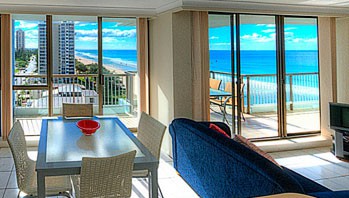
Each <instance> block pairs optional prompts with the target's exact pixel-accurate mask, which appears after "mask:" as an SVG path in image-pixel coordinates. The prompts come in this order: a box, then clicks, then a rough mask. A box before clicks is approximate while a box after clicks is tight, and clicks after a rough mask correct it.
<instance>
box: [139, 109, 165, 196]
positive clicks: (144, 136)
mask: <svg viewBox="0 0 349 198" xmlns="http://www.w3.org/2000/svg"><path fill="white" fill-rule="evenodd" d="M165 130H166V126H165V125H163V124H162V123H160V122H159V121H157V120H156V119H154V118H153V117H151V116H150V115H148V114H146V113H144V112H142V114H141V118H140V120H139V124H138V130H137V138H138V140H139V141H140V142H142V144H143V145H144V146H145V147H147V148H148V149H149V151H150V152H151V153H152V154H153V155H154V156H155V157H156V158H157V159H160V151H161V144H162V139H163V137H164V133H165ZM148 175H149V172H148V170H137V171H133V177H135V178H147V177H148ZM158 186H159V185H158ZM159 190H160V193H161V196H162V197H163V195H162V192H161V189H160V186H159Z"/></svg>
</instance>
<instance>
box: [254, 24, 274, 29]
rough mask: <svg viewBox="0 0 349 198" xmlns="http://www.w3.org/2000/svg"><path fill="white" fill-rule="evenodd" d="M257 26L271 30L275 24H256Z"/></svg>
mask: <svg viewBox="0 0 349 198" xmlns="http://www.w3.org/2000/svg"><path fill="white" fill-rule="evenodd" d="M256 25H257V26H265V27H268V28H272V27H275V24H256Z"/></svg>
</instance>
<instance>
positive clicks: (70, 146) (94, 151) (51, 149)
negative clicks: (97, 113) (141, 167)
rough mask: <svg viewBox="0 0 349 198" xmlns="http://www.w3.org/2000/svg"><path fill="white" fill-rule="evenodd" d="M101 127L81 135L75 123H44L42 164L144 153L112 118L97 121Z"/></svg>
mask: <svg viewBox="0 0 349 198" xmlns="http://www.w3.org/2000/svg"><path fill="white" fill-rule="evenodd" d="M93 120H96V121H98V122H99V123H100V125H101V127H100V129H98V130H97V131H96V133H94V134H93V135H91V136H85V135H84V134H83V133H82V132H81V131H80V129H79V128H78V127H77V125H76V122H77V121H78V120H73V119H69V120H67V119H58V120H48V122H47V150H46V162H69V161H81V159H82V157H110V156H115V155H119V154H122V153H126V152H129V151H132V150H136V151H137V154H136V157H143V156H144V154H143V153H142V151H141V150H140V149H139V148H138V147H137V145H136V144H135V143H134V142H133V141H132V140H131V139H130V137H128V135H127V134H126V133H125V132H124V129H123V128H122V127H121V126H120V125H119V124H118V123H117V122H116V120H115V119H98V118H94V119H93Z"/></svg>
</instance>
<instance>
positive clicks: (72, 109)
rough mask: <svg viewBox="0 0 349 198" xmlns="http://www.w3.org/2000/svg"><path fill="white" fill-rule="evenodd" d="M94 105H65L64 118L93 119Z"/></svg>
mask: <svg viewBox="0 0 349 198" xmlns="http://www.w3.org/2000/svg"><path fill="white" fill-rule="evenodd" d="M92 116H93V104H70V103H63V117H64V118H65V117H92Z"/></svg>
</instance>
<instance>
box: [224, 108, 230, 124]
mask: <svg viewBox="0 0 349 198" xmlns="http://www.w3.org/2000/svg"><path fill="white" fill-rule="evenodd" d="M222 113H223V122H227V124H228V125H230V124H229V121H228V119H227V116H226V114H227V111H226V105H224V107H223V111H222Z"/></svg>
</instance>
